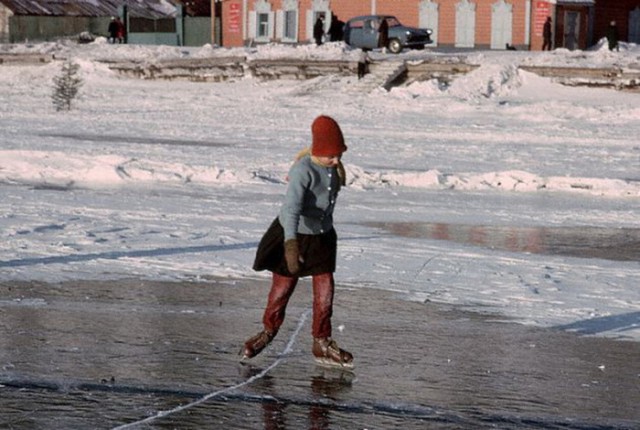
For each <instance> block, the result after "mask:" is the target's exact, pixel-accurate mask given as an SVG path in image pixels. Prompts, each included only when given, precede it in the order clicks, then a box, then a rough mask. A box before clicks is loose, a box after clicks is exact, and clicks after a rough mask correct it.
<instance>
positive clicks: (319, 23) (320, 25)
mask: <svg viewBox="0 0 640 430" xmlns="http://www.w3.org/2000/svg"><path fill="white" fill-rule="evenodd" d="M323 36H324V15H320V16H319V17H318V19H317V20H316V23H315V25H314V26H313V38H314V39H315V41H316V45H318V46H320V45H322V37H323Z"/></svg>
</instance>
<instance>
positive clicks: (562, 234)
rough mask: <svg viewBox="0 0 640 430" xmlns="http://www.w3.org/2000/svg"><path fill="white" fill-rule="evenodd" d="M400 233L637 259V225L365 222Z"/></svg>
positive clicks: (535, 251)
mask: <svg viewBox="0 0 640 430" xmlns="http://www.w3.org/2000/svg"><path fill="white" fill-rule="evenodd" d="M364 225H367V226H369V227H375V228H380V229H383V230H385V231H388V232H389V233H392V234H394V235H397V236H401V237H412V238H425V239H435V240H447V241H451V242H456V243H462V244H469V245H475V246H482V247H485V248H490V249H496V250H502V251H512V252H528V253H532V254H547V255H566V256H571V257H582V258H602V259H606V260H616V261H640V229H634V228H604V227H513V226H508V227H506V226H488V225H465V224H446V223H423V222H368V223H365V224H364Z"/></svg>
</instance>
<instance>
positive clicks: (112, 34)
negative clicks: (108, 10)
mask: <svg viewBox="0 0 640 430" xmlns="http://www.w3.org/2000/svg"><path fill="white" fill-rule="evenodd" d="M107 31H108V33H109V43H116V39H117V38H118V22H117V21H116V17H115V16H113V17H111V22H109V27H108V28H107Z"/></svg>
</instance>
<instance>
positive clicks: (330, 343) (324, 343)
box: [311, 273, 353, 368]
mask: <svg viewBox="0 0 640 430" xmlns="http://www.w3.org/2000/svg"><path fill="white" fill-rule="evenodd" d="M334 289H335V283H334V280H333V274H332V273H323V274H321V275H315V276H313V326H312V328H311V330H312V334H313V355H314V356H315V358H316V360H317V361H318V362H319V363H321V364H325V365H330V366H337V367H343V368H344V367H346V368H351V367H353V355H351V353H349V352H348V351H345V350H344V349H341V348H339V347H338V344H337V343H336V342H335V341H334V340H333V339H331V315H332V314H333V292H334Z"/></svg>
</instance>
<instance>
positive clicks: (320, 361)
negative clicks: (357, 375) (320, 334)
mask: <svg viewBox="0 0 640 430" xmlns="http://www.w3.org/2000/svg"><path fill="white" fill-rule="evenodd" d="M314 359H315V361H316V364H317V365H319V366H322V367H327V368H329V369H340V370H353V362H351V363H336V362H335V361H332V360H328V359H326V358H318V357H314Z"/></svg>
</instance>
